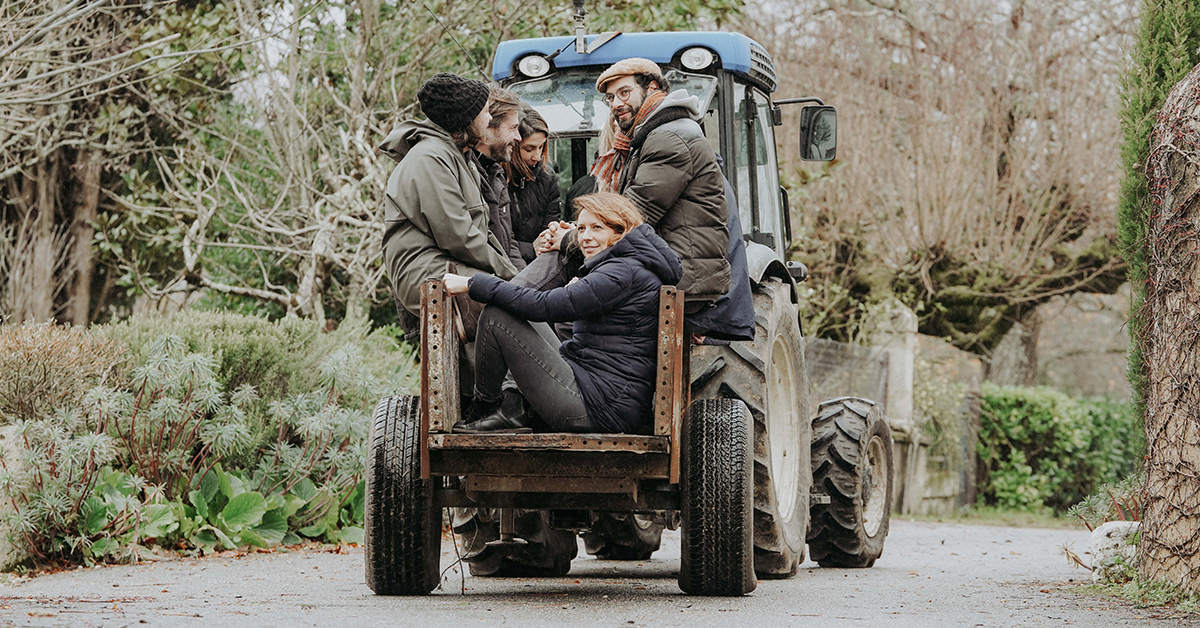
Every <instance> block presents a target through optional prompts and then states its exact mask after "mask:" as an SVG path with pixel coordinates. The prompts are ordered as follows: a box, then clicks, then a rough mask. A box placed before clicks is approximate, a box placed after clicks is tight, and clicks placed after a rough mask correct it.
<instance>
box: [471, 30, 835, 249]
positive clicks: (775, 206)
mask: <svg viewBox="0 0 1200 628" xmlns="http://www.w3.org/2000/svg"><path fill="white" fill-rule="evenodd" d="M574 43H575V38H573V37H546V38H540V39H521V40H514V41H507V42H504V43H501V44H500V46H499V47H498V48H497V50H496V56H495V61H494V63H493V66H492V76H493V78H494V79H496V80H497V81H499V82H500V83H501V84H502V85H504V86H505V87H506V88H508V89H510V90H512V91H513V92H515V93H516V94H517V95H519V96H520V97H521V98H522V99H523V100H524V101H525V102H527V103H529V104H530V105H532V106H533V107H534V108H535V109H537V110H538V113H540V114H541V115H542V117H543V118H545V119H546V123H547V125H548V126H549V129H550V133H551V135H552V139H551V141H550V148H549V157H548V158H549V160H550V162H551V163H552V164H553V165H554V167H555V170H556V171H557V172H558V175H559V184H560V186H561V188H562V190H563V192H564V194H565V193H566V191H567V190H568V189H569V188H570V187H571V185H572V184H573V183H574V182H575V181H576V180H578V179H579V178H580V177H582V176H584V175H586V174H587V173H588V170H589V169H590V168H591V165H592V162H593V161H594V160H595V158H596V153H597V149H598V147H599V140H598V137H599V134H600V129H601V127H602V126H603V125H604V124H606V123H607V122H608V120H609V107H608V105H607V104H606V103H605V102H604V98H603V94H601V93H599V92H598V91H596V87H595V85H596V79H597V77H599V75H600V73H601V72H603V71H604V70H605V69H606V68H607V67H608V66H610V65H612V64H613V63H616V62H618V61H621V60H623V59H627V58H630V57H643V58H646V59H649V60H651V61H654V62H655V63H657V64H658V65H659V66H660V67H661V68H662V69H663V73H664V76H665V77H666V78H667V80H668V81H670V83H671V90H677V89H683V90H686V91H687V93H688V94H689V95H691V96H695V97H696V98H698V99H699V100H700V108H701V110H702V111H704V112H705V113H704V118H703V120H702V121H701V125H702V126H703V128H704V132H705V135H706V136H707V137H708V140H709V143H710V144H712V146H713V147H714V148H715V149H716V151H717V152H718V154H719V155H720V156H721V157H722V159H723V167H724V170H725V176H726V178H727V179H728V180H729V182H730V184H731V185H732V186H733V188H734V190H735V191H736V192H737V206H738V211H739V218H740V219H741V224H742V228H743V230H744V232H745V234H746V239H747V240H748V241H749V242H750V243H753V244H752V245H751V246H752V248H755V247H754V246H753V245H758V246H761V247H765V248H766V249H768V250H769V252H770V253H771V255H770V257H772V258H774V259H776V260H783V259H787V249H788V247H789V246H790V244H791V236H792V234H791V220H790V218H789V211H788V199H787V193H786V191H784V189H783V188H782V187H780V185H779V163H778V162H779V160H778V156H777V155H776V152H775V127H776V126H778V125H779V124H781V123H782V119H783V116H782V111H781V109H780V105H781V104H788V103H791V102H814V103H817V106H809V107H805V108H804V111H803V114H802V129H801V146H802V150H801V153H802V156H803V157H805V158H806V159H816V160H829V159H832V158H833V156H834V155H835V154H836V150H837V112H836V110H835V109H834V108H833V107H826V106H823V103H821V101H820V100H819V99H816V98H801V99H792V100H787V101H779V102H773V101H772V99H771V94H772V93H774V91H775V88H776V86H777V80H776V76H775V69H774V67H773V66H772V64H771V57H770V55H768V54H767V52H766V50H764V49H763V47H762V46H760V45H758V44H757V43H755V42H754V41H753V40H751V39H750V38H749V37H746V36H745V35H741V34H738V33H719V32H683V33H618V34H611V33H610V34H606V35H596V36H590V37H589V39H588V46H587V50H586V51H585V52H584V53H582V54H581V53H579V52H577V51H576V48H575V47H574ZM564 211H569V210H568V209H564ZM568 218H569V217H568ZM767 252H768V251H761V250H760V254H765V253H767ZM751 255H752V256H753V254H751Z"/></svg>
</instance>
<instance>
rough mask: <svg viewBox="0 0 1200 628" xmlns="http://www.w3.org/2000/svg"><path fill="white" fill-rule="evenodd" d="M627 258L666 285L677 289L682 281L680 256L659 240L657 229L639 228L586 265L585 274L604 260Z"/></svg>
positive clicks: (663, 241) (584, 265)
mask: <svg viewBox="0 0 1200 628" xmlns="http://www.w3.org/2000/svg"><path fill="white" fill-rule="evenodd" d="M617 257H628V258H633V259H635V260H637V261H638V262H639V263H641V265H642V266H645V267H646V269H647V270H649V271H650V272H652V273H654V274H655V275H657V276H658V278H659V279H661V280H662V282H663V283H664V284H668V285H672V286H673V285H675V284H678V283H679V280H680V279H683V266H682V265H681V264H680V263H679V256H678V255H676V254H675V251H672V250H671V247H670V246H669V245H668V244H667V242H666V241H665V240H663V239H662V238H660V237H658V234H657V233H655V232H654V227H651V226H650V225H645V224H643V225H638V226H637V227H634V229H633V230H632V231H630V232H629V233H627V234H625V236H624V237H622V238H621V239H620V240H617V243H616V244H614V245H612V246H610V247H608V248H607V249H605V250H603V251H601V252H600V253H598V254H597V255H596V256H595V257H593V258H591V259H589V260H587V261H585V262H584V263H583V269H582V271H583V273H584V274H586V273H588V272H590V271H591V270H592V269H593V268H595V267H596V266H598V265H600V264H601V263H603V262H604V261H605V260H609V259H613V258H617Z"/></svg>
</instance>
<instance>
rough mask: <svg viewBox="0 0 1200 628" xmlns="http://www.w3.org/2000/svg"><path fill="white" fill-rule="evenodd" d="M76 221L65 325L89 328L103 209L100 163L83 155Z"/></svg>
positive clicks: (78, 173)
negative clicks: (98, 213)
mask: <svg viewBox="0 0 1200 628" xmlns="http://www.w3.org/2000/svg"><path fill="white" fill-rule="evenodd" d="M75 169H76V171H75V217H74V219H73V220H72V221H71V242H72V245H71V257H70V258H69V261H68V264H69V266H68V269H67V270H68V276H69V283H68V284H67V312H66V315H65V316H64V317H63V318H64V321H63V322H69V323H72V324H75V325H87V324H88V323H89V322H90V314H91V300H92V236H93V235H94V234H95V230H94V229H93V228H92V222H93V221H95V220H96V209H97V207H99V205H100V160H99V159H98V158H97V157H96V156H95V154H94V153H92V152H88V151H84V152H81V153H80V156H79V160H78V161H77V162H76V164H75Z"/></svg>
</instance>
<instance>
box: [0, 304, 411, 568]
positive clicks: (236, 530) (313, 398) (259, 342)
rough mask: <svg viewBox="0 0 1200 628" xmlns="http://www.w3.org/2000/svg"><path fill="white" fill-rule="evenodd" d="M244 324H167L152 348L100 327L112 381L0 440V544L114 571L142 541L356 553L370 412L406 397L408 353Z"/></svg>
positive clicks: (350, 337) (215, 317)
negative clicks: (310, 544)
mask: <svg viewBox="0 0 1200 628" xmlns="http://www.w3.org/2000/svg"><path fill="white" fill-rule="evenodd" d="M245 318H246V317H240V316H233V315H228V314H211V313H200V314H197V315H178V316H177V317H175V318H173V319H171V320H176V321H179V323H180V324H179V325H178V329H179V330H180V331H181V332H182V334H171V333H161V334H159V335H157V336H154V335H153V332H154V331H165V330H166V329H168V328H169V327H173V326H170V325H167V324H166V323H165V322H164V320H163V319H141V320H139V321H136V322H130V323H123V324H121V325H117V326H115V327H116V329H114V330H112V332H113V333H112V334H111V336H112V337H113V338H120V339H122V340H125V341H127V342H130V343H131V344H130V345H129V347H128V353H127V355H128V356H129V360H128V363H127V364H125V367H124V369H123V370H121V371H120V376H119V377H111V378H109V380H108V381H105V382H104V383H103V384H102V385H98V386H94V387H92V388H91V390H88V391H87V392H86V393H84V394H79V393H78V392H75V393H72V394H70V395H61V396H59V397H55V399H54V403H55V404H58V406H59V408H60V409H59V410H58V411H56V412H55V413H53V414H51V415H49V416H45V417H42V418H36V419H32V420H22V421H18V423H17V424H16V425H15V427H14V428H10V429H15V430H16V431H17V438H15V439H10V449H11V450H12V452H13V453H12V454H11V455H9V454H7V453H6V454H5V455H4V456H2V457H0V499H3V500H4V501H5V502H8V504H11V512H9V513H6V514H5V515H4V523H5V525H6V531H7V537H8V540H9V542H10V543H12V544H14V545H15V546H18V547H25V548H29V552H30V555H31V557H32V558H33V559H35V560H36V561H39V562H40V561H45V560H51V559H67V560H82V561H84V562H92V561H94V560H124V559H128V558H132V557H136V556H137V554H138V552H139V550H140V548H141V547H142V544H144V543H157V544H159V545H162V546H164V547H171V548H178V549H190V550H191V551H198V552H209V551H214V550H216V549H232V548H236V547H246V546H258V547H265V546H269V545H272V544H277V543H281V542H296V541H299V540H300V539H301V538H302V537H307V538H312V539H324V540H326V541H330V542H338V541H341V542H362V538H363V532H362V522H363V490H364V485H363V480H362V478H363V471H364V469H363V464H364V460H365V455H366V452H365V441H366V437H367V429H368V425H369V420H370V411H371V409H372V408H373V407H374V405H375V403H376V402H377V401H378V399H379V398H380V397H382V396H385V395H387V394H395V393H398V392H403V391H406V390H410V389H411V387H412V384H413V383H414V377H415V373H416V370H415V366H414V363H413V358H412V356H411V354H410V353H409V352H408V351H407V350H403V349H400V348H398V347H397V346H396V343H395V342H394V341H393V340H392V339H391V338H389V337H388V336H386V335H384V334H371V333H367V331H366V330H365V329H351V328H347V329H343V330H339V331H338V332H335V333H332V334H324V333H317V331H316V329H315V326H313V325H311V324H308V323H305V322H302V321H296V320H291V321H288V320H284V321H280V322H278V323H270V322H266V321H255V320H242V319H245ZM206 324H212V326H213V329H206V327H205V325H206ZM29 329H30V330H33V331H35V332H36V331H38V330H36V329H34V328H29ZM89 333H91V332H89ZM96 333H97V334H98V336H97V337H103V334H101V332H96ZM115 346H116V348H117V350H118V351H117V352H116V353H114V354H113V355H121V354H122V353H121V347H120V345H115ZM231 356H240V358H238V359H232V358H231ZM239 360H240V361H241V363H239ZM111 372H115V371H111ZM231 384H236V387H235V388H232V389H231V388H230V387H229V386H230V385H231ZM258 384H262V385H264V386H265V390H266V394H260V391H259V389H258V388H257V385H258ZM230 390H232V392H231V393H230V392H228V391H230ZM50 406H51V401H50V400H46V399H38V400H36V404H35V405H33V406H30V407H38V408H43V407H50ZM43 414H44V413H43ZM106 464H109V465H111V466H110V467H106V466H105V465H106Z"/></svg>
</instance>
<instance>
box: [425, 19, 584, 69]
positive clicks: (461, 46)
mask: <svg viewBox="0 0 1200 628" xmlns="http://www.w3.org/2000/svg"><path fill="white" fill-rule="evenodd" d="M575 3H576V4H580V5H582V4H583V0H575ZM421 4H422V5H424V6H425V10H426V11H429V14H430V15H432V16H433V19H435V20H437V23H438V26H441V27H442V30H444V31H446V34H447V35H449V36H450V39H453V40H454V43H456V44H458V49H459V50H462V51H463V54H464V55H466V57H467V60H468V61H470V62H471V65H473V66H475V69H476V70H477V71H478V72H479V76H482V77H483V82H484V83H488V82H490V81H491V80H492V78H491V77H490V76H488V75H487V74H486V73H485V72H484V71H483V68H481V67H479V64H478V63H475V59H473V58H472V57H471V53H469V52H467V49H466V48H465V47H463V45H462V44H461V43H459V41H458V38H457V37H455V36H454V33H451V32H450V29H449V28H447V27H446V25H445V24H444V23H443V22H442V18H440V17H438V14H437V13H434V12H433V9H431V8H429V5H428V4H425V3H421Z"/></svg>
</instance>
